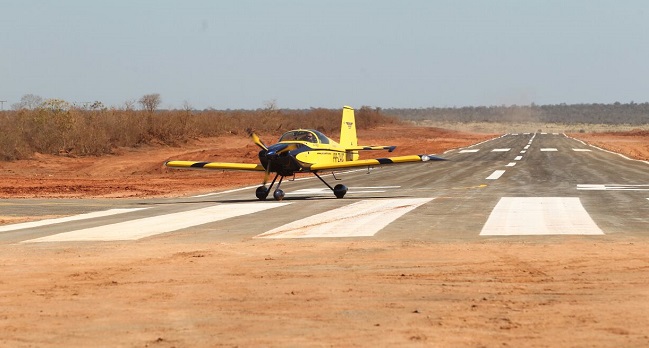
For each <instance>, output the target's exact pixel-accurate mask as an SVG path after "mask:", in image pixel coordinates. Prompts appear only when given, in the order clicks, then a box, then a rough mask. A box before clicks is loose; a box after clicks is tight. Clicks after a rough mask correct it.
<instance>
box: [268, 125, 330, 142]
mask: <svg viewBox="0 0 649 348" xmlns="http://www.w3.org/2000/svg"><path fill="white" fill-rule="evenodd" d="M279 141H280V142H282V141H306V142H309V143H322V144H329V138H327V137H326V136H325V135H324V134H322V133H320V132H318V131H316V130H312V129H309V130H302V129H300V130H293V131H290V132H286V133H284V135H282V137H281V138H279Z"/></svg>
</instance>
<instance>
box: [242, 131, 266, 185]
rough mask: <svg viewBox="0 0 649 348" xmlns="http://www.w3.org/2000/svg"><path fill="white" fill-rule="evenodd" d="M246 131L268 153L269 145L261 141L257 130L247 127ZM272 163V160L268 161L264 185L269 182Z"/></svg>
mask: <svg viewBox="0 0 649 348" xmlns="http://www.w3.org/2000/svg"><path fill="white" fill-rule="evenodd" d="M246 131H247V132H248V134H249V135H250V138H251V139H252V141H253V142H254V143H255V144H256V145H257V146H259V147H260V148H261V149H262V150H264V151H265V152H266V153H268V147H267V146H266V144H264V142H263V141H261V139H259V136H258V135H257V133H255V131H253V130H252V129H251V128H248V129H246ZM260 156H261V154H260ZM270 163H271V162H270V161H268V162H267V163H266V172H265V173H264V183H263V185H264V187H265V186H266V184H267V183H268V179H269V177H270Z"/></svg>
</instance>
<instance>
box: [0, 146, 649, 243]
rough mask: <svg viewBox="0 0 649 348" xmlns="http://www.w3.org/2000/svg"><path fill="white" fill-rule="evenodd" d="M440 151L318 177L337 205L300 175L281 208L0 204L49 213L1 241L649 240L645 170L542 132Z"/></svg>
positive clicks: (207, 199)
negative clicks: (342, 191) (426, 158)
mask: <svg viewBox="0 0 649 348" xmlns="http://www.w3.org/2000/svg"><path fill="white" fill-rule="evenodd" d="M439 155H441V156H442V157H445V158H447V159H448V160H449V161H444V162H427V163H416V164H403V165H393V166H384V167H377V168H373V169H371V170H369V171H368V170H367V169H361V170H354V171H348V172H342V173H336V175H335V178H334V177H333V176H327V177H326V180H328V181H329V182H335V183H344V184H345V185H347V186H348V187H349V192H348V194H347V195H346V196H345V198H343V199H336V198H335V197H334V196H333V194H332V192H331V191H330V190H329V189H327V188H326V187H324V186H323V185H322V183H320V182H319V181H318V180H316V179H311V178H310V177H311V176H307V175H304V176H302V177H298V178H299V179H298V180H295V181H285V182H283V183H282V189H283V190H284V191H285V192H286V198H285V199H284V200H283V201H282V202H275V201H272V200H269V201H264V202H260V201H258V200H257V199H256V198H255V195H254V191H255V188H256V187H248V188H240V189H235V190H230V191H226V192H215V193H210V194H204V195H200V196H196V197H181V198H174V199H147V200H133V199H101V200H93V199H78V200H61V199H58V200H51V199H15V200H14V199H8V200H0V210H2V213H3V214H4V215H11V216H48V217H51V216H56V217H55V218H47V219H43V220H40V221H35V222H28V223H22V224H13V225H3V226H0V243H78V242H86V243H87V242H103V241H140V242H146V241H147V240H150V239H151V238H158V239H159V238H167V239H172V240H177V241H193V242H210V241H241V240H250V239H267V238H273V239H278V238H283V239H298V238H299V239H304V238H312V239H318V238H326V239H328V240H330V239H332V238H336V239H341V240H345V239H348V238H354V239H359V238H371V239H382V240H425V241H451V240H453V241H456V240H467V241H469V240H471V241H476V240H485V239H493V238H516V239H530V240H534V241H538V240H543V239H544V238H548V236H555V237H553V238H565V236H566V235H580V236H587V237H586V238H602V237H603V236H609V237H610V236H613V237H615V236H633V237H646V236H648V235H649V163H647V162H642V161H636V160H631V159H628V158H625V157H623V156H621V155H618V154H614V153H611V152H608V151H604V150H600V149H598V148H595V147H592V146H588V145H587V144H584V143H582V142H580V141H577V140H575V139H571V138H569V137H567V136H565V135H563V134H545V133H525V134H524V133H520V134H506V135H503V136H501V137H498V138H496V139H492V140H489V141H486V142H483V143H480V144H476V145H473V146H470V147H467V148H463V149H456V150H452V151H449V152H447V153H445V154H439ZM205 175H210V173H209V172H206V173H205ZM302 178H305V179H302ZM336 179H337V180H336Z"/></svg>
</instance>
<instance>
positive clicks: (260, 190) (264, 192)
mask: <svg viewBox="0 0 649 348" xmlns="http://www.w3.org/2000/svg"><path fill="white" fill-rule="evenodd" d="M255 196H257V198H259V200H260V201H265V200H266V197H268V189H267V188H266V186H259V187H257V191H255Z"/></svg>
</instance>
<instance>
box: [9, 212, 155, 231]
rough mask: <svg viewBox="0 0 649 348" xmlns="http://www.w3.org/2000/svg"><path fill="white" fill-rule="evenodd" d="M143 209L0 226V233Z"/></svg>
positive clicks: (95, 213) (94, 213)
mask: <svg viewBox="0 0 649 348" xmlns="http://www.w3.org/2000/svg"><path fill="white" fill-rule="evenodd" d="M142 209H147V208H127V209H109V210H103V211H94V212H92V213H86V214H79V215H73V216H66V217H62V218H56V219H45V220H40V221H31V222H23V223H19V224H12V225H6V226H0V232H8V231H15V230H22V229H26V228H34V227H41V226H48V225H55V224H61V223H64V222H70V221H79V220H87V219H94V218H98V217H104V216H111V215H117V214H124V213H130V212H133V211H138V210H142Z"/></svg>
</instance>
